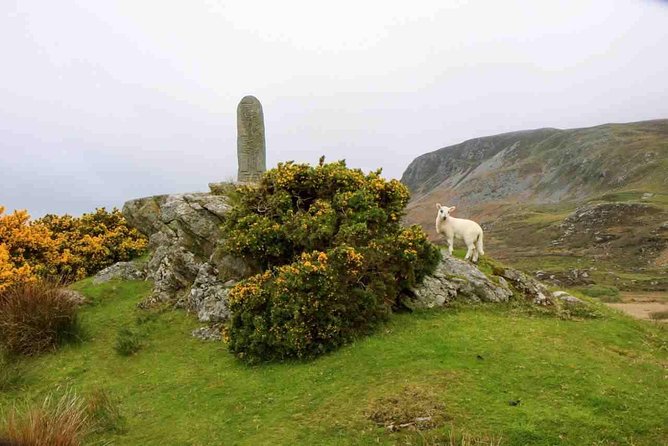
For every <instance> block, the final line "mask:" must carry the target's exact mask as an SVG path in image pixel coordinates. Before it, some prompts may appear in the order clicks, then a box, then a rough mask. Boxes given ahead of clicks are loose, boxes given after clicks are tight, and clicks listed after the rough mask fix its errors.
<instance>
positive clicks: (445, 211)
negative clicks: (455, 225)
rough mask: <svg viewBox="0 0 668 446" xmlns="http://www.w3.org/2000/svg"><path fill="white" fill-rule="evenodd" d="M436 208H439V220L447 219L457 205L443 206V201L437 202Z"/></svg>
mask: <svg viewBox="0 0 668 446" xmlns="http://www.w3.org/2000/svg"><path fill="white" fill-rule="evenodd" d="M436 209H438V218H439V220H445V219H446V218H448V217H449V216H450V214H451V213H452V212H453V211H454V210H455V209H456V206H452V207H447V206H442V205H441V203H436Z"/></svg>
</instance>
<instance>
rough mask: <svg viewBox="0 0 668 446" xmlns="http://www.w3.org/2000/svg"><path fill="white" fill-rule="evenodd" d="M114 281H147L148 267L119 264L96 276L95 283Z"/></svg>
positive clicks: (127, 263) (135, 264)
mask: <svg viewBox="0 0 668 446" xmlns="http://www.w3.org/2000/svg"><path fill="white" fill-rule="evenodd" d="M112 279H121V280H144V279H146V267H145V265H139V264H137V263H136V262H117V263H114V264H113V265H111V266H108V267H106V268H105V269H103V270H102V271H100V272H98V273H97V274H95V276H94V277H93V283H95V284H98V283H104V282H109V281H110V280H112Z"/></svg>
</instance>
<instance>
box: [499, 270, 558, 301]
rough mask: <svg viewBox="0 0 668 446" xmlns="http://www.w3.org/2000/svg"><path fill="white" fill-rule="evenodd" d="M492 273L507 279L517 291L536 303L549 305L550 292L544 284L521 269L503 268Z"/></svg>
mask: <svg viewBox="0 0 668 446" xmlns="http://www.w3.org/2000/svg"><path fill="white" fill-rule="evenodd" d="M494 273H495V274H496V275H498V276H500V277H503V278H504V279H506V280H508V281H509V282H510V283H511V284H512V285H513V286H514V287H515V289H517V290H518V291H520V292H521V293H522V294H524V295H525V296H526V297H527V298H529V299H531V300H532V301H533V303H535V304H536V305H551V304H552V299H551V293H550V291H549V290H548V289H547V287H546V286H545V285H543V284H542V283H540V282H539V281H537V280H536V279H534V278H533V277H531V276H529V275H528V274H526V273H523V272H522V271H518V270H516V269H513V268H503V269H501V270H498V271H494Z"/></svg>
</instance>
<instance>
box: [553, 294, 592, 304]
mask: <svg viewBox="0 0 668 446" xmlns="http://www.w3.org/2000/svg"><path fill="white" fill-rule="evenodd" d="M552 297H553V298H555V299H557V300H559V301H561V302H563V303H565V304H566V305H586V304H585V303H584V301H582V300H581V299H578V298H577V297H575V296H571V295H570V294H568V293H567V292H566V291H555V292H553V293H552Z"/></svg>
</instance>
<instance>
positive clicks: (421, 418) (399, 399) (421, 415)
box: [366, 385, 450, 431]
mask: <svg viewBox="0 0 668 446" xmlns="http://www.w3.org/2000/svg"><path fill="white" fill-rule="evenodd" d="M366 415H367V417H368V418H369V419H370V420H371V421H373V422H374V423H376V424H377V425H378V426H384V427H385V428H387V429H388V430H390V431H398V430H402V429H414V430H415V429H417V430H424V429H433V428H435V427H438V426H441V425H442V424H443V423H444V422H445V421H447V420H448V419H450V417H449V416H448V415H447V414H446V413H445V406H444V404H443V403H442V401H441V398H439V397H438V395H437V394H436V393H434V392H433V391H432V390H428V389H423V388H421V387H418V386H416V385H407V386H405V387H404V388H403V389H402V390H401V391H400V392H399V393H398V394H395V395H392V396H387V397H381V398H378V399H377V400H375V401H373V402H372V403H371V404H370V405H369V408H368V409H367V411H366Z"/></svg>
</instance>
